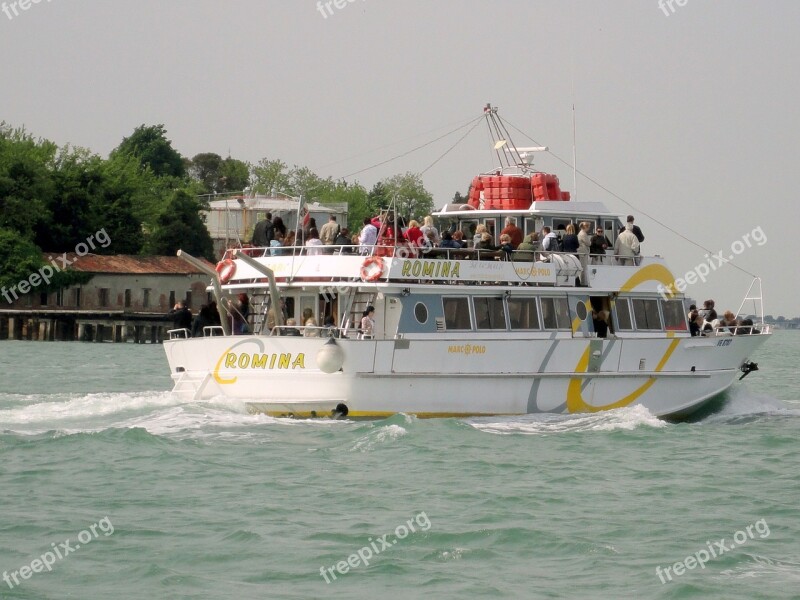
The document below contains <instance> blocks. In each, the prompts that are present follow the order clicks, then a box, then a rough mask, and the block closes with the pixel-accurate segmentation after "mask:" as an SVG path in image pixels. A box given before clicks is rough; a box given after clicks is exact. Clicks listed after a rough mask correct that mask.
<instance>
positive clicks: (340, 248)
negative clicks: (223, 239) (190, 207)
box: [222, 244, 363, 260]
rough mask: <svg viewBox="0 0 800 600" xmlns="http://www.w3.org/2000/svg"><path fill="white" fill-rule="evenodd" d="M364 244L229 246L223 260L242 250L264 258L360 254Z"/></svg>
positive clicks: (252, 255) (247, 253) (254, 256)
mask: <svg viewBox="0 0 800 600" xmlns="http://www.w3.org/2000/svg"><path fill="white" fill-rule="evenodd" d="M361 248H363V247H362V246H358V245H354V244H344V245H335V246H331V245H323V246H270V247H269V248H264V247H255V246H253V247H242V248H228V249H227V250H226V251H225V253H224V254H223V256H222V260H226V259H233V258H234V253H235V252H241V253H242V254H246V255H247V256H250V257H252V258H264V257H269V256H323V255H342V254H343V255H345V256H347V255H352V254H360V253H361V252H359V249H361Z"/></svg>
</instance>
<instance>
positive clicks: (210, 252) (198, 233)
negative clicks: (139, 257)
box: [146, 190, 215, 261]
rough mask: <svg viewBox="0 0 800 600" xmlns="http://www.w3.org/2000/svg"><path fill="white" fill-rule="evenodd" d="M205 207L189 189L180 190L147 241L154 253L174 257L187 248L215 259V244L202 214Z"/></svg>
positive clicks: (193, 253) (147, 248) (192, 252)
mask: <svg viewBox="0 0 800 600" xmlns="http://www.w3.org/2000/svg"><path fill="white" fill-rule="evenodd" d="M203 208H205V207H203V206H202V205H201V204H200V202H199V201H198V200H197V199H196V198H195V197H194V196H192V195H191V194H190V193H189V192H187V191H186V190H176V191H175V192H174V194H173V196H172V199H171V200H170V202H169V204H168V205H167V207H166V208H165V209H164V212H163V213H162V214H161V216H159V218H158V221H157V223H156V227H155V230H154V231H153V232H152V234H151V235H150V237H149V239H148V240H147V243H146V250H147V251H148V252H149V253H151V254H161V255H168V256H174V255H175V253H176V252H177V251H178V250H181V249H182V250H185V251H186V252H188V253H189V254H192V255H193V256H202V257H204V258H207V259H208V260H211V261H213V260H215V259H214V244H213V242H212V241H211V236H210V235H209V233H208V229H206V225H205V223H204V222H203V219H202V218H201V216H200V211H201V210H202V209H203Z"/></svg>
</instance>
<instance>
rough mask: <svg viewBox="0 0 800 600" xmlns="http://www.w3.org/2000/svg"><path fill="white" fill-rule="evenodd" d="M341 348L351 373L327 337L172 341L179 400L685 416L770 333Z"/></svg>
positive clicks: (326, 408) (334, 408) (328, 410)
mask: <svg viewBox="0 0 800 600" xmlns="http://www.w3.org/2000/svg"><path fill="white" fill-rule="evenodd" d="M509 337H510V335H506V336H504V337H503V338H497V337H494V338H492V337H488V336H487V337H485V338H476V337H474V336H473V338H472V339H469V340H467V339H463V338H453V339H435V340H433V339H419V340H408V339H395V340H380V341H373V340H356V339H337V340H335V343H336V345H337V346H338V348H340V349H341V369H340V370H337V371H335V372H333V373H326V372H324V371H323V370H321V369H320V367H319V365H318V364H317V357H318V353H319V352H320V351H321V349H322V348H323V346H324V345H325V343H326V341H328V340H326V339H322V338H305V337H299V338H293V337H278V336H268V337H267V336H237V337H211V338H199V339H191V340H170V341H167V342H165V344H164V345H165V350H166V353H167V357H168V360H169V364H170V368H171V372H172V377H173V379H174V380H175V382H176V385H175V391H176V392H178V393H181V394H182V395H184V396H185V397H186V398H187V399H195V400H200V399H209V398H213V397H216V396H226V397H230V398H235V399H238V400H241V401H242V402H243V403H245V404H246V406H247V407H248V409H249V410H251V411H253V412H264V413H267V414H270V415H273V416H284V415H285V416H297V417H315V416H318V417H322V416H331V415H332V414H340V413H341V412H342V406H344V407H346V411H345V413H346V414H347V415H348V416H349V417H353V418H359V417H364V418H377V417H384V416H388V415H391V414H395V413H406V414H414V415H418V416H420V417H447V416H467V415H516V414H526V413H541V412H546V413H578V412H595V411H599V410H609V409H613V408H619V407H623V406H635V405H642V406H644V407H646V408H647V409H648V410H649V411H650V412H652V413H653V414H654V415H657V416H670V415H686V414H688V413H690V412H692V411H694V410H696V409H697V408H699V407H700V406H702V405H703V404H704V403H705V402H706V401H707V400H709V399H710V398H713V397H714V396H716V395H718V394H719V393H721V392H723V391H724V390H726V389H727V388H728V387H729V386H730V385H731V384H732V383H733V382H734V381H735V380H736V378H737V377H738V376H739V375H741V371H740V367H741V365H742V364H743V363H745V362H746V361H747V359H748V358H749V357H751V356H752V354H753V353H754V351H755V350H756V348H757V347H759V346H760V345H761V344H762V343H763V342H764V340H765V339H766V338H767V337H769V336H768V335H765V334H761V335H743V336H720V337H689V338H686V337H683V338H664V339H652V338H650V339H646V338H615V339H597V338H588V339H582V338H577V339H576V338H572V337H571V336H564V337H559V336H558V335H555V336H551V337H548V338H546V339H535V340H531V339H513V338H511V339H509Z"/></svg>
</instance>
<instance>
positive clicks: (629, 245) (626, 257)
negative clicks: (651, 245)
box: [614, 223, 639, 267]
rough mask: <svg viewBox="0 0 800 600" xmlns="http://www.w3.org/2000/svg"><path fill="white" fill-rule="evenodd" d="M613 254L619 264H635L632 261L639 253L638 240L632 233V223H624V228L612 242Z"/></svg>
mask: <svg viewBox="0 0 800 600" xmlns="http://www.w3.org/2000/svg"><path fill="white" fill-rule="evenodd" d="M614 254H615V255H616V257H617V261H619V264H621V265H624V266H629V267H631V266H633V265H634V264H635V263H634V261H635V259H636V256H637V255H638V254H639V240H638V239H637V237H636V234H634V233H633V224H632V223H628V224H626V225H625V230H624V231H622V232H621V233H620V234H619V237H618V238H617V241H616V242H615V243H614Z"/></svg>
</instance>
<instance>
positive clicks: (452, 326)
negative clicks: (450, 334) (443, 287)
mask: <svg viewBox="0 0 800 600" xmlns="http://www.w3.org/2000/svg"><path fill="white" fill-rule="evenodd" d="M442 306H443V308H444V326H445V329H449V330H455V331H459V330H461V331H466V330H469V329H472V322H471V320H470V316H469V299H468V298H466V297H464V298H442Z"/></svg>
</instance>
